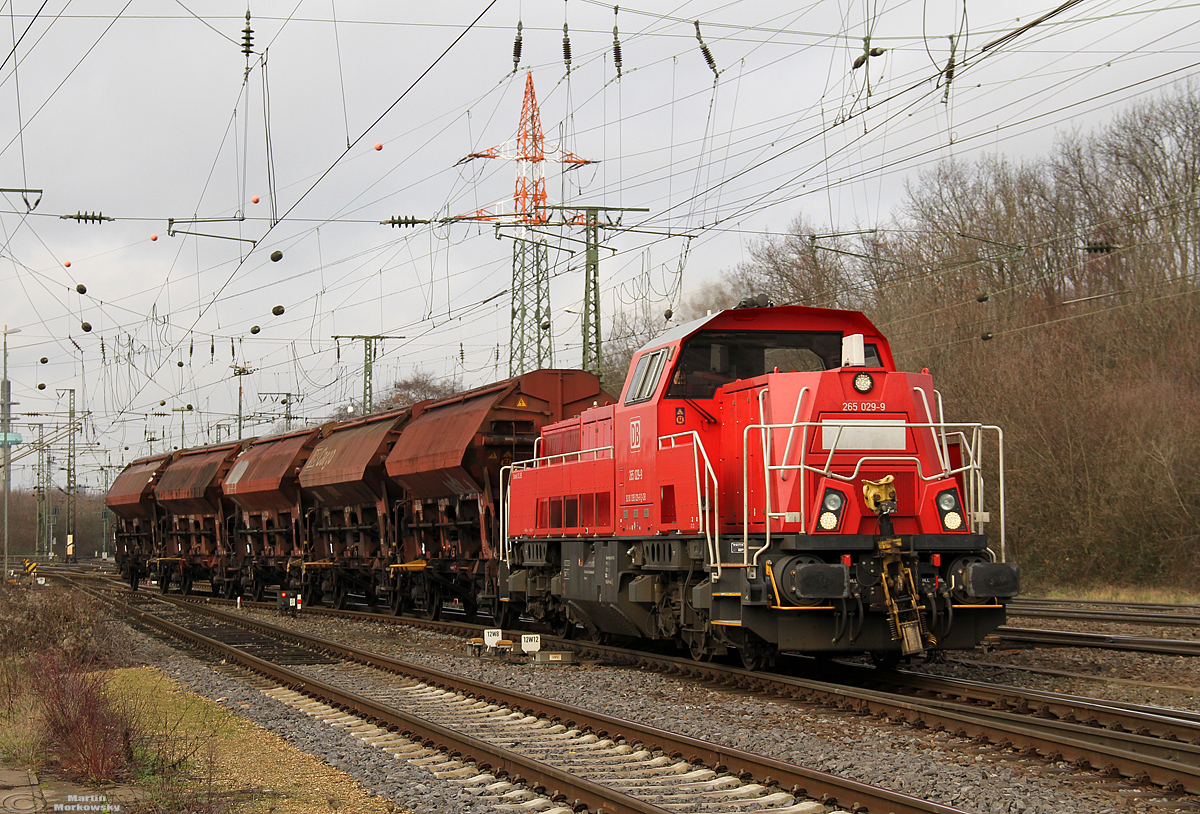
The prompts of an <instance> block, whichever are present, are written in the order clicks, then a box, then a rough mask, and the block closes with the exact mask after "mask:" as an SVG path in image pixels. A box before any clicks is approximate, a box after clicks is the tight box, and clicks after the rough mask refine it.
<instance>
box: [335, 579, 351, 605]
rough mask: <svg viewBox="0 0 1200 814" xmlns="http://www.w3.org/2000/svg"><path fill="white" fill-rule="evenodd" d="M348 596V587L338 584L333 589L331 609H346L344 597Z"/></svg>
mask: <svg viewBox="0 0 1200 814" xmlns="http://www.w3.org/2000/svg"><path fill="white" fill-rule="evenodd" d="M349 594H350V586H349V585H347V584H346V583H344V582H339V583H338V584H337V586H336V587H335V588H334V589H333V609H334V610H342V609H343V608H345V607H346V597H347V596H348V595H349Z"/></svg>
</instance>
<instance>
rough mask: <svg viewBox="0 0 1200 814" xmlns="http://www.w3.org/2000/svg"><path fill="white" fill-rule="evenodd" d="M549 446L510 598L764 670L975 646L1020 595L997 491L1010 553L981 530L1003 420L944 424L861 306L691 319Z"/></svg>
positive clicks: (517, 505)
mask: <svg viewBox="0 0 1200 814" xmlns="http://www.w3.org/2000/svg"><path fill="white" fill-rule="evenodd" d="M744 305H750V306H753V305H754V303H744ZM542 439H543V442H542V447H541V450H540V452H539V456H538V457H536V458H535V459H534V460H532V461H527V462H522V463H517V464H514V465H513V467H512V469H511V472H510V473H509V478H508V491H507V497H508V500H507V504H506V511H507V527H508V535H509V536H508V538H507V540H506V544H505V548H504V552H503V558H504V561H505V567H504V570H505V572H506V576H507V586H508V588H509V592H508V594H507V595H506V598H507V599H509V600H510V601H512V602H515V603H519V604H520V605H521V606H522V607H524V608H526V609H528V608H531V607H532V608H537V609H538V610H539V611H540V612H541V613H544V614H551V615H553V614H557V615H560V616H563V617H565V618H567V619H569V620H573V621H577V622H579V623H582V624H583V625H585V626H586V627H588V628H589V629H590V630H591V631H592V632H593V633H594V634H599V635H610V634H618V635H625V636H631V637H638V638H672V639H675V640H677V641H678V642H680V644H682V645H684V646H686V647H687V648H688V649H689V650H690V651H691V652H692V654H693V655H695V656H696V657H697V658H707V657H710V656H712V655H714V654H717V653H720V652H723V651H724V650H725V649H727V648H729V647H733V648H736V649H737V650H738V652H739V654H740V655H741V656H742V658H743V660H744V661H745V663H746V664H747V665H748V666H752V667H758V666H765V665H767V664H769V663H771V662H772V661H773V660H774V658H775V656H776V655H777V654H778V652H780V651H781V650H786V651H803V652H873V653H878V654H883V655H884V656H885V657H888V656H892V655H912V654H915V653H920V652H923V651H927V650H931V649H944V648H968V647H972V646H974V645H975V644H976V643H977V642H978V641H979V640H980V639H981V638H982V637H983V636H984V635H986V633H988V632H990V631H991V630H992V629H994V628H995V627H997V626H999V625H1000V624H1002V623H1003V620H1004V606H1003V603H1002V601H1001V600H1002V599H1003V598H1005V597H1009V596H1012V595H1015V593H1016V590H1017V583H1018V574H1017V569H1016V566H1015V565H1012V564H1009V563H1004V562H1002V560H1003V553H1004V545H1003V507H1002V505H1001V506H1000V511H999V513H998V517H997V519H998V520H999V525H1000V529H1001V536H1000V555H999V556H997V555H996V554H994V553H993V552H992V551H991V549H990V548H989V545H988V538H987V537H986V536H985V534H984V533H983V528H984V526H985V524H987V523H988V522H989V521H990V520H991V515H990V514H989V513H988V512H987V511H986V510H985V509H984V503H983V499H984V473H985V471H986V472H987V473H988V475H989V477H992V478H995V479H996V480H997V481H998V484H999V491H998V494H999V496H1000V498H1001V501H1002V498H1003V481H1002V477H1003V473H1002V471H1001V466H1000V464H1001V463H1002V435H1001V434H1000V432H999V429H998V428H995V427H985V426H983V425H980V424H948V423H946V422H945V420H944V418H943V415H942V410H941V401H940V394H938V393H937V391H935V390H934V389H933V382H932V377H931V376H929V374H928V373H927V372H922V373H920V374H910V373H903V372H898V371H897V370H896V368H895V364H894V361H893V359H892V354H891V349H890V347H889V345H888V343H887V340H886V339H885V338H884V337H883V336H882V334H880V333H879V331H878V330H877V329H876V328H875V326H874V325H872V324H871V322H870V321H869V320H868V319H867V318H866V317H865V316H863V315H862V314H861V313H857V312H850V311H836V310H831V309H817V308H803V307H798V306H790V307H780V308H774V307H740V308H737V309H731V310H727V311H722V312H720V313H718V314H715V315H710V316H709V317H705V318H703V319H700V320H696V321H694V322H692V323H688V324H686V325H682V326H679V327H676V328H674V329H673V330H671V331H668V332H667V333H665V334H663V335H662V336H661V337H659V338H658V339H656V340H653V341H652V342H650V343H649V344H648V345H646V346H645V347H644V348H642V349H641V350H640V351H638V353H637V354H635V356H634V358H633V360H632V362H631V366H630V374H629V376H628V378H627V380H626V382H625V387H624V389H623V391H622V394H621V398H620V399H619V401H618V403H617V404H616V405H613V406H610V407H605V408H599V409H595V410H588V411H584V413H583V414H582V415H581V416H579V417H578V418H575V419H570V420H568V421H563V422H559V423H558V424H554V425H551V426H548V427H546V428H544V430H543V433H542ZM997 453H998V454H997ZM997 560H1001V561H1000V562H997ZM558 563H561V566H559V567H556V564H558ZM535 615H536V614H535ZM571 627H573V625H569V626H567V629H570V628H571Z"/></svg>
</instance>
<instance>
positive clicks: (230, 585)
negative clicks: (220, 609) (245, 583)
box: [223, 579, 242, 599]
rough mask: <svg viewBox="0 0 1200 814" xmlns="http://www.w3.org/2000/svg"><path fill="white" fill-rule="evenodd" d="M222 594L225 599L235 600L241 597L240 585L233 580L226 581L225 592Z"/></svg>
mask: <svg viewBox="0 0 1200 814" xmlns="http://www.w3.org/2000/svg"><path fill="white" fill-rule="evenodd" d="M223 593H224V594H225V598H226V599H237V598H238V597H239V596H241V595H242V583H240V582H238V581H237V580H235V579H231V580H228V581H227V582H226V583H225V590H224V591H223Z"/></svg>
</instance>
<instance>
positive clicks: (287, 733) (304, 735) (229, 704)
mask: <svg viewBox="0 0 1200 814" xmlns="http://www.w3.org/2000/svg"><path fill="white" fill-rule="evenodd" d="M132 638H133V639H134V640H135V642H137V644H136V645H135V648H136V649H135V654H136V656H135V657H136V658H137V659H138V660H140V661H143V662H145V663H148V664H153V665H154V666H156V667H158V668H159V669H161V670H162V671H163V672H164V673H165V674H166V675H168V676H170V677H171V678H173V679H175V680H177V681H179V682H180V683H181V684H183V685H184V686H186V687H188V688H189V689H191V690H192V691H194V692H196V693H198V694H200V695H203V696H205V697H207V698H211V699H213V700H214V701H216V702H217V703H219V704H221V705H222V706H223V707H225V708H226V709H228V710H230V711H231V712H233V713H235V714H237V715H240V716H242V717H245V718H248V719H249V720H251V721H253V722H254V723H256V724H258V725H259V726H261V727H263V728H264V729H267V730H269V731H271V732H274V733H275V734H277V735H279V736H280V737H282V738H283V739H284V740H285V741H287V742H288V743H289V744H291V745H292V746H295V747H296V748H297V749H300V750H302V751H305V752H308V753H309V754H311V755H314V756H316V757H318V758H320V759H321V760H323V761H325V762H326V763H328V764H329V765H330V766H333V767H335V768H337V769H341V770H342V771H344V772H346V774H348V775H350V776H351V777H353V778H354V779H355V780H357V781H358V782H359V783H360V784H361V785H362V786H363V787H364V788H365V789H367V790H368V791H369V792H371V793H373V794H376V795H379V796H380V797H383V798H386V799H390V800H392V801H393V802H394V803H395V804H396V805H397V806H399V807H400V808H403V809H407V810H408V811H412V812H416V814H445V812H449V811H454V812H464V814H485V813H487V814H491V812H494V811H495V809H494V808H493V807H492V806H490V805H487V804H485V803H483V802H481V801H480V800H478V799H477V798H476V797H474V796H472V795H471V794H469V793H468V792H466V791H464V790H463V789H462V788H461V787H460V786H457V785H454V784H451V783H447V782H441V781H438V780H436V779H435V778H434V777H433V775H432V774H430V772H429V771H428V770H427V769H424V768H420V767H417V766H412V765H410V764H409V763H408V762H407V761H405V760H397V759H396V758H394V757H393V756H392V755H390V754H388V753H387V752H384V751H383V750H381V749H377V748H375V747H373V746H368V745H366V744H365V743H363V742H362V741H361V740H359V739H358V738H356V737H354V736H353V735H350V734H347V733H346V732H344V731H342V730H340V729H334V728H333V727H330V726H327V725H326V724H323V723H320V722H319V721H317V720H315V719H314V718H312V717H310V716H308V715H306V714H304V713H302V712H299V711H297V710H294V709H292V708H291V707H288V706H286V705H285V704H282V703H280V702H279V701H276V700H274V699H272V698H269V697H267V696H266V695H263V694H262V693H261V692H259V691H258V690H257V689H255V688H253V687H251V686H250V685H249V684H247V683H245V682H243V681H241V680H239V679H238V678H235V677H234V676H232V675H230V674H229V673H227V672H223V671H218V670H215V669H213V667H212V666H210V665H208V664H204V663H202V662H200V661H197V660H196V659H193V658H191V657H189V656H186V655H182V654H180V653H178V652H176V651H174V650H171V649H170V648H168V647H165V646H163V645H160V644H159V643H158V642H156V641H155V640H153V639H150V638H149V637H146V636H144V635H142V634H141V633H137V632H133V633H132Z"/></svg>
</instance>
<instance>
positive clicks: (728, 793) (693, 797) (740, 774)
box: [92, 592, 961, 814]
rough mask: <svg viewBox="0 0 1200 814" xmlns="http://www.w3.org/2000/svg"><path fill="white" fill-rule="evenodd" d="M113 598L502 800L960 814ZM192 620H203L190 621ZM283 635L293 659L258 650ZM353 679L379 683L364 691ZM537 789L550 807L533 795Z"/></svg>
mask: <svg viewBox="0 0 1200 814" xmlns="http://www.w3.org/2000/svg"><path fill="white" fill-rule="evenodd" d="M92 593H93V594H97V592H92ZM103 598H105V599H106V600H107V601H109V602H112V603H114V604H117V605H119V606H123V607H124V609H125V610H126V611H127V612H128V613H129V614H131V615H132V616H133V617H135V618H136V619H137V620H138V621H140V622H141V623H143V624H147V625H150V626H152V627H154V628H156V629H158V630H160V631H163V632H168V633H169V634H170V635H172V636H176V637H179V638H182V639H184V640H186V641H188V642H190V643H191V644H192V646H198V647H203V648H205V649H207V650H209V651H211V652H215V653H218V654H220V655H221V656H222V658H224V659H226V660H230V661H236V662H237V663H239V664H242V665H243V666H245V667H246V668H248V669H250V670H253V671H254V672H255V673H257V674H259V675H261V676H264V677H266V678H269V679H270V680H271V681H273V682H277V686H276V687H275V688H273V689H269V690H267V692H268V694H270V695H271V696H272V697H274V698H276V699H277V700H280V701H281V702H282V703H286V704H288V705H290V706H293V707H295V708H296V709H300V710H303V711H304V712H306V713H307V714H309V715H312V716H314V717H317V718H320V719H322V720H325V721H326V722H327V723H329V724H330V725H331V726H337V727H340V728H344V729H347V730H348V731H351V732H353V734H354V735H355V736H356V737H359V738H361V739H362V740H363V741H364V742H366V743H370V744H372V745H374V746H377V747H379V748H381V749H385V750H386V751H388V752H389V753H391V754H393V755H395V756H396V757H397V758H398V759H406V760H409V761H410V762H413V763H415V764H417V765H424V766H426V767H427V768H429V769H430V771H432V772H433V773H434V775H435V776H438V777H439V778H440V779H444V780H447V781H449V782H456V783H459V784H461V785H463V786H464V787H467V788H469V789H473V790H474V792H475V793H477V794H479V795H481V796H486V797H490V798H492V799H494V801H495V803H496V804H497V805H499V806H520V807H521V810H544V811H551V812H555V813H556V814H567V813H568V812H571V811H578V810H581V807H584V806H586V807H587V808H588V809H590V810H591V811H595V812H612V814H618V813H621V812H629V813H631V814H632V813H633V812H638V813H639V814H662V813H663V812H667V811H673V810H679V809H680V808H683V809H690V810H698V811H712V812H724V811H729V812H734V811H739V812H745V811H747V810H755V811H757V810H767V809H769V810H770V811H771V812H773V814H848V813H849V812H856V813H857V812H893V813H894V814H917V812H921V813H922V814H961V812H960V810H959V809H955V808H952V807H949V806H944V805H940V804H937V803H932V802H928V801H924V800H920V799H917V798H913V797H909V796H907V795H904V794H900V793H898V792H894V791H890V790H888V789H882V788H877V787H873V786H868V785H866V784H863V783H858V782H856V781H853V780H848V779H845V778H839V777H836V776H833V775H828V774H825V773H822V772H816V771H813V770H810V769H805V768H803V767H799V766H794V765H792V764H788V763H784V762H781V761H777V760H774V759H772V758H769V757H765V756H759V755H753V754H750V753H747V752H744V751H741V750H738V749H733V748H729V747H725V746H722V745H719V744H713V743H708V742H705V741H701V740H697V739H695V738H690V737H687V736H684V735H679V734H675V733H671V732H666V731H663V730H658V729H654V728H652V727H647V726H644V725H641V724H637V723H635V722H630V721H623V720H619V719H615V718H611V717H608V716H605V715H600V714H597V713H593V712H589V711H587V710H583V709H580V708H577V707H572V706H570V705H564V704H558V703H555V702H550V701H547V700H545V699H541V698H536V697H534V696H530V695H527V694H524V693H520V692H517V691H513V690H506V689H501V688H499V687H495V686H492V685H489V684H483V683H479V682H474V681H470V680H468V679H465V678H462V677H458V676H452V675H449V674H446V673H442V672H439V671H436V670H430V669H427V668H422V667H419V666H416V665H411V664H406V663H404V662H400V661H398V660H395V659H389V658H387V657H383V656H378V655H373V654H370V653H366V652H363V651H360V650H356V649H354V648H349V647H346V646H344V645H341V644H339V643H337V642H333V641H330V640H327V639H321V638H318V637H313V636H306V635H304V634H300V633H297V632H295V631H292V630H287V629H284V628H280V627H278V626H275V625H270V624H267V623H263V622H257V621H253V620H250V619H247V618H246V617H245V616H244V615H239V614H235V613H230V612H228V611H224V610H221V609H219V608H216V607H213V606H206V605H204V604H200V603H196V602H192V601H188V600H185V599H181V598H173V597H172V598H168V599H161V598H155V597H149V596H146V595H142V596H140V597H139V599H138V600H136V604H134V605H131V604H130V603H127V602H125V601H124V600H122V599H119V598H116V597H113V596H111V595H107V596H103ZM172 617H173V618H172ZM183 617H190V618H191V620H192V621H190V622H187V623H186V624H182V623H181V622H183V621H185V620H184V618H183ZM197 619H199V620H201V621H199V622H197V621H196V620H197ZM201 631H203V632H201ZM248 632H249V634H251V638H249V639H248V638H247V635H248ZM259 637H262V638H265V639H267V640H273V644H267V643H264V642H262V641H260V640H259ZM227 640H231V641H227ZM281 643H283V644H284V645H286V646H287V647H286V648H285V649H284V650H283V651H281V652H286V653H287V655H286V658H287V659H290V660H291V661H292V663H293V666H291V667H288V666H284V665H282V664H279V663H277V662H276V661H274V660H272V659H269V658H264V657H262V656H261V655H256V654H254V653H251V652H249V650H250V649H252V647H257V648H259V650H260V653H261V652H262V651H264V650H269V649H270V648H272V647H276V648H278V647H280V645H281ZM296 650H299V651H303V653H301V654H298V653H296V652H295V651H296ZM330 657H332V658H330ZM347 664H352V665H353V666H347ZM321 666H324V667H325V668H326V672H330V671H332V672H337V673H340V678H339V680H338V683H337V684H334V683H330V682H328V681H325V680H321V679H319V678H316V677H314V675H313V670H314V669H316V668H317V667H321ZM396 676H400V677H401V678H400V680H399V681H398V680H397V679H396ZM347 683H353V684H355V685H356V687H361V686H362V685H364V684H368V685H371V686H369V687H368V688H367V690H366V691H365V692H364V691H362V690H359V691H351V690H348V689H347V688H346V686H345V685H346V684H347ZM538 794H540V795H542V797H543V798H544V799H543V800H542V801H541V802H535V801H534V798H535V795H538ZM513 810H516V809H513Z"/></svg>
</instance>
